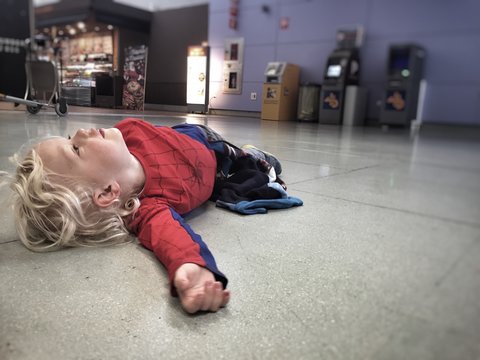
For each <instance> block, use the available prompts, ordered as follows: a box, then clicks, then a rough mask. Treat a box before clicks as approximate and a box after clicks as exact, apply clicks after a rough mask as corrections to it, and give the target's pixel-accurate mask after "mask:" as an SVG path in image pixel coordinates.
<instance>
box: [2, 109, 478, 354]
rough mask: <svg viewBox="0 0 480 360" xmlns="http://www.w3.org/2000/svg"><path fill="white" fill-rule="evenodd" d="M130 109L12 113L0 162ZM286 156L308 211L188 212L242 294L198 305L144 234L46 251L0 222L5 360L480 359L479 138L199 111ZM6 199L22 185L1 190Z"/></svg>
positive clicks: (238, 136) (293, 185) (222, 128)
mask: <svg viewBox="0 0 480 360" xmlns="http://www.w3.org/2000/svg"><path fill="white" fill-rule="evenodd" d="M131 115H132V114H121V113H119V112H118V111H117V112H116V113H115V112H112V111H109V112H108V113H105V112H104V113H96V114H94V113H80V112H78V111H76V110H75V109H71V111H70V114H69V115H68V116H66V117H64V118H58V117H57V116H55V114H54V113H52V112H43V111H42V112H40V113H39V114H37V115H26V114H25V113H23V112H19V111H2V112H0V168H1V169H2V170H5V169H8V170H10V171H11V170H12V168H11V165H9V162H8V157H9V156H11V155H12V153H14V152H15V151H17V150H18V149H19V148H20V145H21V144H23V143H25V142H28V141H32V140H34V139H37V138H39V137H42V136H45V135H52V134H56V135H63V136H64V135H66V134H69V133H72V132H73V131H74V130H75V129H76V128H79V127H83V128H90V127H110V126H112V125H113V124H115V122H117V121H118V120H120V119H122V118H124V117H126V116H131ZM136 117H140V118H143V119H145V120H146V121H149V122H152V123H155V124H159V125H167V126H171V125H174V124H178V123H182V122H185V121H188V122H195V123H202V124H208V125H209V126H211V127H213V128H214V129H215V130H217V131H218V132H220V133H221V134H223V135H224V136H225V138H226V139H229V140H230V141H231V142H232V143H235V144H237V145H243V144H246V143H249V144H255V145H257V146H258V147H261V148H264V149H265V150H267V151H269V152H272V153H274V154H276V155H277V156H278V158H279V159H280V161H281V163H282V166H283V170H284V176H283V178H284V180H285V181H286V183H287V185H288V192H289V194H290V195H293V196H297V197H299V198H301V199H302V200H303V201H304V206H302V207H298V208H294V209H288V210H276V211H270V212H269V213H268V214H266V215H253V216H240V215H237V214H234V213H231V212H228V211H226V210H223V209H219V208H216V207H215V206H214V204H212V203H208V204H206V205H205V206H204V207H202V208H201V209H199V210H198V211H195V212H194V213H192V214H191V215H189V217H188V222H189V224H190V225H191V226H192V227H193V229H194V230H195V231H196V232H198V233H199V234H201V235H202V237H203V239H204V241H205V242H206V243H207V244H208V245H209V247H210V249H211V250H212V252H213V253H214V255H215V257H216V259H217V262H218V264H219V267H220V268H221V270H223V271H224V272H225V273H226V274H227V276H228V277H229V280H230V289H231V291H232V301H231V303H230V304H229V306H228V307H227V308H225V309H223V310H221V311H219V312H218V313H215V314H205V315H199V316H188V315H186V314H185V313H184V312H183V311H182V310H181V308H180V307H179V304H178V302H177V301H176V299H174V298H171V297H170V295H169V288H168V283H167V279H166V274H165V271H164V270H163V268H162V267H161V265H159V263H158V262H157V261H156V259H155V258H154V257H153V256H152V254H151V253H150V252H149V251H147V250H145V249H143V248H142V247H141V246H139V245H138V244H136V243H132V244H129V245H126V246H120V247H113V248H102V249H72V250H63V251H60V252H54V253H48V254H35V253H32V252H30V251H28V250H26V249H25V248H24V247H23V246H22V245H21V244H20V243H19V241H18V240H17V237H16V235H15V230H14V228H13V224H12V214H11V211H10V210H9V209H8V208H7V207H6V206H5V205H3V204H4V203H3V202H2V205H3V206H2V208H3V209H4V210H3V211H2V212H1V216H0V222H1V223H0V272H1V274H2V276H1V279H0V324H1V326H0V358H2V359H220V358H225V359H479V358H480V337H479V334H480V301H479V299H480V161H479V153H480V142H478V140H476V139H472V138H463V137H458V136H457V137H455V138H453V137H449V136H448V133H442V134H438V133H437V134H435V136H429V135H428V134H424V133H423V132H422V131H420V134H417V135H416V136H411V135H410V134H409V132H408V131H405V130H401V129H388V131H385V130H384V131H382V129H379V128H341V127H336V126H321V125H318V124H313V123H298V122H272V121H270V122H269V121H261V120H259V119H257V118H246V117H222V116H203V115H186V114H166V113H164V114H155V113H153V112H152V113H148V115H136ZM0 196H1V200H2V201H3V200H4V199H5V198H6V197H7V190H6V189H5V188H3V189H2V190H0Z"/></svg>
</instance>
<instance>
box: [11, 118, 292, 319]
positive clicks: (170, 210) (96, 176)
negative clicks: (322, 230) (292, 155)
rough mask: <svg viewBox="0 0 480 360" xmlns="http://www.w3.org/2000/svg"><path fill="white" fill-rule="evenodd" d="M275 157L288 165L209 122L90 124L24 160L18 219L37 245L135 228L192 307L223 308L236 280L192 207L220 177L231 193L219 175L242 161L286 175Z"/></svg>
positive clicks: (124, 234) (118, 234) (114, 236)
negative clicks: (195, 223)
mask: <svg viewBox="0 0 480 360" xmlns="http://www.w3.org/2000/svg"><path fill="white" fill-rule="evenodd" d="M248 151H250V154H249V153H248ZM252 153H255V154H254V155H252ZM262 156H263V159H260V158H261V157H262ZM239 159H241V161H238V160H239ZM265 159H266V160H269V161H270V162H271V163H273V165H275V167H276V168H277V170H279V171H281V170H280V168H279V163H278V161H277V160H276V159H275V158H274V157H273V156H271V154H268V153H264V152H260V151H258V149H256V148H253V150H252V148H249V150H245V151H244V150H241V149H239V148H236V147H235V146H233V145H231V144H229V143H228V142H226V141H224V140H223V139H222V138H221V137H220V135H218V134H217V133H215V132H214V131H213V130H212V129H210V128H208V127H206V126H202V125H191V124H181V125H177V126H174V127H172V128H170V127H156V126H153V125H152V124H150V123H147V122H145V121H142V120H137V119H125V120H123V121H121V122H120V123H118V124H117V125H116V126H115V127H114V128H110V129H99V130H97V129H90V130H83V129H80V130H78V131H77V132H76V133H75V135H74V136H73V137H70V136H69V137H68V138H61V137H53V138H50V139H47V140H44V141H42V142H40V143H38V144H37V145H36V146H34V147H33V148H32V149H31V150H30V151H29V152H28V155H27V156H26V157H25V158H24V159H23V160H22V161H21V163H20V164H19V165H18V167H17V171H16V176H15V179H14V181H13V182H12V184H11V188H12V189H13V190H14V198H15V203H14V209H15V219H16V228H17V231H18V233H19V236H20V239H21V241H22V242H23V244H24V245H25V246H26V247H28V248H29V249H31V250H33V251H51V250H56V249H59V248H62V247H68V246H94V245H109V244H118V243H122V242H126V241H128V240H129V239H130V236H129V234H130V233H133V234H135V235H136V236H137V238H138V239H139V241H140V242H141V243H142V244H143V245H144V246H145V247H147V248H148V249H151V250H153V251H154V253H155V254H156V256H157V257H158V258H159V260H160V261H161V262H162V264H163V265H164V266H165V267H166V269H167V271H168V277H169V281H170V284H171V293H172V295H174V296H179V298H180V301H181V304H182V307H183V308H184V309H185V311H187V312H189V313H195V312H197V311H217V310H218V309H219V308H221V307H223V306H225V305H226V304H227V303H228V301H229V299H230V292H229V290H227V289H226V286H227V282H228V280H227V278H226V277H225V275H224V274H223V273H222V272H220V271H219V270H218V268H217V265H216V263H215V260H214V258H213V256H212V254H211V252H210V251H209V249H208V247H207V246H206V244H205V243H204V242H203V241H202V239H201V237H200V236H199V235H198V234H196V233H194V232H193V231H192V229H191V228H190V227H189V226H188V224H186V223H185V221H184V219H183V217H182V215H185V214H187V213H188V212H190V211H191V210H193V209H195V208H196V207H198V206H200V205H201V204H203V203H204V202H205V201H206V200H208V199H209V198H213V195H212V193H215V191H214V187H215V186H216V187H217V190H218V191H216V196H215V198H219V197H221V195H220V193H221V191H222V189H221V188H220V189H219V188H218V186H219V184H225V183H226V180H227V177H228V176H229V172H230V170H231V169H235V167H237V168H238V166H240V165H238V164H242V165H241V166H245V162H247V163H250V165H251V164H254V166H253V167H254V168H255V170H254V171H256V173H258V171H259V172H260V173H263V176H265V177H266V178H267V182H268V178H269V177H270V179H272V178H273V179H275V180H277V181H278V182H280V183H281V181H280V180H279V179H278V177H277V176H276V174H275V170H274V166H272V165H271V164H269V163H268V162H267V161H265ZM250 165H249V166H250ZM250 167H251V166H250ZM250 170H251V169H248V171H250ZM225 172H226V173H225ZM256 173H255V174H256ZM277 185H278V184H277ZM282 185H283V183H282ZM267 192H268V191H267ZM262 196H266V198H268V197H270V198H272V199H273V198H275V197H276V196H275V195H272V194H266V195H262ZM229 198H230V196H229ZM264 198H265V197H264ZM296 205H297V204H296Z"/></svg>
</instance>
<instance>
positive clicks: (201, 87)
mask: <svg viewBox="0 0 480 360" xmlns="http://www.w3.org/2000/svg"><path fill="white" fill-rule="evenodd" d="M207 56H208V48H207V47H202V46H190V47H189V48H188V57H187V104H198V105H205V104H206V100H207V99H206V96H207V90H208V89H207V82H208V76H207V71H208V66H207V65H208V64H207V63H208V61H207V60H208V59H207Z"/></svg>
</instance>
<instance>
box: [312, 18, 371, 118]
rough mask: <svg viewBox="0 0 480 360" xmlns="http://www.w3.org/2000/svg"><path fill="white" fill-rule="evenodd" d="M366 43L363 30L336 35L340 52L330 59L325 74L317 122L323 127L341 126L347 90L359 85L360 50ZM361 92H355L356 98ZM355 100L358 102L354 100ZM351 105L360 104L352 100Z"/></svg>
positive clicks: (340, 32) (336, 52)
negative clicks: (329, 125)
mask: <svg viewBox="0 0 480 360" xmlns="http://www.w3.org/2000/svg"><path fill="white" fill-rule="evenodd" d="M362 42H363V27H358V28H356V29H341V30H339V31H338V32H337V48H336V49H335V50H334V51H333V52H332V53H331V54H330V56H329V57H328V59H327V62H326V65H325V70H324V72H323V84H322V91H321V93H320V104H319V116H318V121H319V123H321V124H342V122H343V115H344V109H345V104H346V103H347V99H346V93H347V86H356V85H358V81H359V72H360V58H359V48H360V46H361V44H362ZM357 93H358V92H352V94H357ZM354 100H355V99H354ZM348 102H349V103H357V101H353V102H352V99H350V100H348Z"/></svg>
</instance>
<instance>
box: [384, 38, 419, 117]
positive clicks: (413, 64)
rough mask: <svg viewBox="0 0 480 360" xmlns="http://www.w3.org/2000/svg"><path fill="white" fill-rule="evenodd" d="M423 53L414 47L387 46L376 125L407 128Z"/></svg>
mask: <svg viewBox="0 0 480 360" xmlns="http://www.w3.org/2000/svg"><path fill="white" fill-rule="evenodd" d="M424 61H425V50H424V49H423V48H422V47H421V46H418V45H416V44H399V45H391V46H390V48H389V51H388V60H387V84H386V87H385V92H384V96H383V105H382V108H381V111H380V124H382V125H400V126H409V125H410V122H411V121H412V120H413V119H415V117H416V113H417V106H418V95H419V89H420V82H421V80H422V77H423V66H424Z"/></svg>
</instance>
